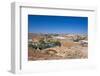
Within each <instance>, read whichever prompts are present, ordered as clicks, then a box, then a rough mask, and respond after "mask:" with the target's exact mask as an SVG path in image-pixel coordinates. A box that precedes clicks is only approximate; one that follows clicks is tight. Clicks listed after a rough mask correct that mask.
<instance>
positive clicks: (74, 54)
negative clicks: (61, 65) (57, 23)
mask: <svg viewBox="0 0 100 76" xmlns="http://www.w3.org/2000/svg"><path fill="white" fill-rule="evenodd" d="M28 35H29V39H28V60H30V61H31V60H53V59H83V58H88V42H87V40H88V38H87V35H76V34H75V35H74V34H42V33H29V34H28Z"/></svg>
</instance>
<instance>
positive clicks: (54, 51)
mask: <svg viewBox="0 0 100 76" xmlns="http://www.w3.org/2000/svg"><path fill="white" fill-rule="evenodd" d="M82 58H88V48H87V47H82V46H79V45H77V46H71V47H65V46H61V47H53V48H47V49H44V50H37V51H36V52H34V51H33V49H32V48H29V51H28V60H52V59H82Z"/></svg>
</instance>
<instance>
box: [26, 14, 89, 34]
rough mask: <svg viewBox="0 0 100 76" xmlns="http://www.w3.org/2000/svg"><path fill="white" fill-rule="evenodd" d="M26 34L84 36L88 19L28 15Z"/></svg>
mask: <svg viewBox="0 0 100 76" xmlns="http://www.w3.org/2000/svg"><path fill="white" fill-rule="evenodd" d="M28 32H31V33H66V34H67V33H71V34H72V33H73V34H84V33H87V32H88V17H74V16H47V15H28Z"/></svg>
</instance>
